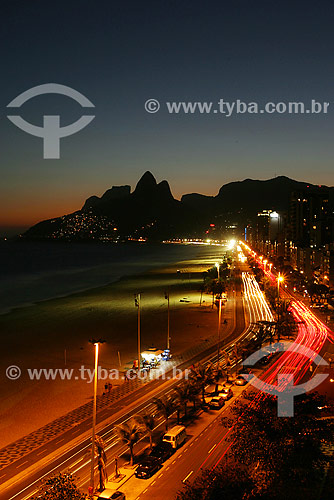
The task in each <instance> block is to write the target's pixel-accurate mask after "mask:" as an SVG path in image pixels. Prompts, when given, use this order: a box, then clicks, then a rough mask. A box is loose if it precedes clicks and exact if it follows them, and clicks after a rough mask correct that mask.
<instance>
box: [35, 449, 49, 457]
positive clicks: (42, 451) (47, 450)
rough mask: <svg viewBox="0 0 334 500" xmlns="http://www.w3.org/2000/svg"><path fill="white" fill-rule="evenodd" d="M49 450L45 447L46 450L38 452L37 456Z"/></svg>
mask: <svg viewBox="0 0 334 500" xmlns="http://www.w3.org/2000/svg"><path fill="white" fill-rule="evenodd" d="M47 451H48V450H47V449H44V450H42V451H40V452H39V453H36V455H37V456H39V455H42V453H45V452H47Z"/></svg>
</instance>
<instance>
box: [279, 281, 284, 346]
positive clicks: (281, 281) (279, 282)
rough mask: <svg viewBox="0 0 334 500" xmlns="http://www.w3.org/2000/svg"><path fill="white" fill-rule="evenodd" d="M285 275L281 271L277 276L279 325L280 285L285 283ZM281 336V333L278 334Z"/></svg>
mask: <svg viewBox="0 0 334 500" xmlns="http://www.w3.org/2000/svg"><path fill="white" fill-rule="evenodd" d="M283 281H284V277H283V276H282V275H281V273H278V276H277V327H278V326H279V325H278V324H279V306H280V298H279V287H280V284H281V283H283ZM278 336H279V335H278Z"/></svg>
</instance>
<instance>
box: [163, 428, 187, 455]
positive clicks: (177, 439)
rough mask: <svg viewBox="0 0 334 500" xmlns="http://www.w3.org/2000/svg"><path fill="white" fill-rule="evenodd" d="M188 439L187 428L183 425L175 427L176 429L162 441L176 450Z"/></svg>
mask: <svg viewBox="0 0 334 500" xmlns="http://www.w3.org/2000/svg"><path fill="white" fill-rule="evenodd" d="M186 438H187V434H186V428H185V427H184V426H183V425H174V427H172V428H171V429H170V430H169V431H168V432H166V434H164V436H163V438H162V441H163V442H166V443H168V444H170V446H172V448H175V449H176V448H178V447H179V446H181V444H183V443H184V442H185V440H186Z"/></svg>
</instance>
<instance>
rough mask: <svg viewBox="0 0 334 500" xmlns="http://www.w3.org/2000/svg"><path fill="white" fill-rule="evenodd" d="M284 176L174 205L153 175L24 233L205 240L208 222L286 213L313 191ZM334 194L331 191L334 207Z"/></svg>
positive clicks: (166, 187) (232, 184)
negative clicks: (296, 195)
mask: <svg viewBox="0 0 334 500" xmlns="http://www.w3.org/2000/svg"><path fill="white" fill-rule="evenodd" d="M314 187H315V186H313V185H312V184H309V183H306V182H299V181H296V180H293V179H290V178H288V177H285V176H279V177H275V178H273V179H269V180H253V179H245V180H243V181H237V182H230V183H228V184H225V185H223V186H222V187H221V188H220V189H219V191H218V194H217V195H216V196H205V195H201V194H198V193H191V194H185V195H183V196H182V198H181V201H178V200H176V199H175V198H174V197H173V195H172V192H171V189H170V186H169V184H168V182H167V181H166V180H163V181H161V182H159V183H157V181H156V179H155V177H154V176H153V174H152V173H151V172H149V171H147V172H145V173H144V175H143V176H142V177H141V178H140V180H139V181H138V183H137V185H136V187H135V189H134V191H133V192H131V188H130V186H128V185H126V186H113V187H112V188H110V189H108V190H107V191H106V192H105V193H104V194H103V195H102V196H101V197H98V196H91V197H90V198H88V199H87V200H86V202H85V203H84V205H83V207H82V209H81V210H78V211H76V212H74V213H73V214H68V215H65V216H63V217H59V218H56V219H52V220H47V221H42V222H40V223H38V224H36V225H35V226H33V227H32V228H30V229H29V230H28V231H27V232H26V233H25V234H24V237H26V238H39V239H45V238H47V239H50V238H53V239H58V238H60V239H61V238H62V237H65V238H66V239H70V240H71V239H86V238H88V239H90V238H99V239H103V238H106V239H108V238H110V237H111V236H110V235H112V237H113V238H114V237H115V236H116V235H117V237H118V238H121V239H124V238H128V237H132V238H138V237H145V238H150V239H152V240H161V239H165V238H173V237H188V236H189V237H202V236H203V233H204V230H205V228H206V227H207V225H208V224H210V223H215V224H217V225H218V226H219V225H221V226H223V225H224V224H225V225H226V223H227V222H228V221H230V222H236V223H239V224H246V223H248V222H251V221H252V220H253V221H254V219H255V218H256V216H257V213H258V212H259V211H262V210H263V209H271V210H278V211H283V212H287V211H288V208H289V201H290V197H291V193H292V192H294V191H300V190H306V189H308V188H314ZM333 189H334V188H329V192H330V205H331V206H333Z"/></svg>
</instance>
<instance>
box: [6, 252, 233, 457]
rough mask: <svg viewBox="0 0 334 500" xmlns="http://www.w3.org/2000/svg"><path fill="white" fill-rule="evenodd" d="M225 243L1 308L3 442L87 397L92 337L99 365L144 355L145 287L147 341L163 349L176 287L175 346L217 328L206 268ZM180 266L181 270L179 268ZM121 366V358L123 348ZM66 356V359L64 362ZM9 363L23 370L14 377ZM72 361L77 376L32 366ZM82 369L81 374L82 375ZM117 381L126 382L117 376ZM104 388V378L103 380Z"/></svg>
mask: <svg viewBox="0 0 334 500" xmlns="http://www.w3.org/2000/svg"><path fill="white" fill-rule="evenodd" d="M223 251H224V249H223V248H222V247H215V246H210V247H199V249H198V258H197V259H192V260H188V261H182V262H178V263H175V264H171V265H168V266H166V267H164V268H161V269H158V270H153V271H149V272H147V273H145V274H142V275H138V276H132V277H125V278H123V279H121V280H120V281H118V282H116V283H112V284H110V285H108V286H104V287H100V288H96V289H93V290H89V291H86V292H83V293H79V294H75V295H71V296H69V297H65V298H60V299H53V300H50V301H46V302H41V303H38V304H35V305H33V306H30V307H26V308H22V309H18V310H15V311H13V312H11V313H9V314H6V315H2V316H0V331H1V337H2V339H3V340H2V345H1V352H2V355H1V362H0V370H1V372H0V373H1V379H0V384H1V385H0V387H1V405H0V447H3V446H5V445H6V444H8V443H10V442H12V441H14V440H15V439H18V438H19V437H21V436H23V435H25V434H27V433H29V432H32V431H33V430H35V429H37V428H39V427H41V426H42V425H45V424H46V423H48V422H50V421H52V420H53V419H55V418H57V417H59V416H61V415H63V414H65V413H67V412H68V411H70V410H72V409H73V408H76V407H77V406H79V405H81V404H84V403H85V402H87V401H88V400H89V399H90V398H91V395H92V384H90V383H87V378H88V375H87V374H86V375H85V377H86V380H81V373H82V372H79V369H80V367H81V366H84V367H85V368H88V369H90V370H92V369H93V347H92V345H91V344H90V343H89V342H88V341H89V339H92V338H95V339H99V338H102V339H104V340H105V341H106V343H105V344H103V345H102V346H101V351H100V363H99V364H100V366H101V367H103V368H105V369H120V370H124V369H127V368H130V367H131V366H132V363H133V360H134V359H135V358H136V357H137V355H136V353H137V308H136V307H135V304H134V293H138V292H140V293H141V349H142V350H144V349H146V348H148V347H150V346H152V345H154V346H155V347H157V348H161V349H164V348H165V347H166V339H167V301H166V299H165V296H164V292H165V290H167V289H169V292H170V336H171V349H172V352H173V354H177V353H180V352H182V351H184V350H186V349H188V348H189V347H191V346H194V345H196V344H199V343H201V342H203V341H204V340H205V339H207V338H209V337H210V336H211V335H215V334H216V330H217V323H216V321H217V312H216V310H215V309H211V297H210V296H208V295H206V294H203V301H204V302H203V303H202V305H201V306H200V304H199V302H200V291H199V289H200V284H201V283H202V273H203V271H205V270H206V269H208V268H209V267H210V266H212V265H213V264H214V263H215V262H216V260H217V258H219V257H222V255H223ZM178 271H180V272H178ZM118 353H119V356H120V359H121V366H120V365H119V356H118ZM65 363H66V364H65ZM10 365H16V366H18V367H20V369H21V370H22V375H21V377H20V378H19V379H18V380H9V379H8V378H7V377H6V375H5V371H6V368H7V367H8V366H10ZM28 368H30V369H33V368H46V369H50V368H59V369H63V368H68V369H73V370H74V372H73V377H72V379H71V380H61V379H60V378H59V376H58V377H57V378H56V380H48V381H46V380H45V379H44V380H40V381H37V380H33V381H32V380H30V379H29V377H28V374H27V369H28ZM75 377H77V379H76V378H75ZM113 383H122V380H120V381H114V382H113ZM98 390H99V392H102V391H103V390H104V382H103V381H99V389H98Z"/></svg>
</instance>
